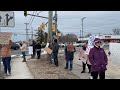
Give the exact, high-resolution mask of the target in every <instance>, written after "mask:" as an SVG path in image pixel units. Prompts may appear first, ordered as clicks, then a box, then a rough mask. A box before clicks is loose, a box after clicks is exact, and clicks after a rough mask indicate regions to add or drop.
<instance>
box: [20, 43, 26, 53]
mask: <svg viewBox="0 0 120 90" xmlns="http://www.w3.org/2000/svg"><path fill="white" fill-rule="evenodd" d="M20 49H21V51H22V52H25V51H27V45H26V44H25V43H24V44H23V45H22V47H20Z"/></svg>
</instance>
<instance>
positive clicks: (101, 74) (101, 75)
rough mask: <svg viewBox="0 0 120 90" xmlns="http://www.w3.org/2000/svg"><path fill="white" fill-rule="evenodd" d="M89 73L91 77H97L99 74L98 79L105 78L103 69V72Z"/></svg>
mask: <svg viewBox="0 0 120 90" xmlns="http://www.w3.org/2000/svg"><path fill="white" fill-rule="evenodd" d="M91 75H92V77H93V79H97V78H98V75H99V77H100V79H105V71H103V72H91Z"/></svg>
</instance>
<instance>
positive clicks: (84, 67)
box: [82, 62, 91, 72]
mask: <svg viewBox="0 0 120 90" xmlns="http://www.w3.org/2000/svg"><path fill="white" fill-rule="evenodd" d="M82 64H83V71H85V70H86V64H85V63H84V62H82ZM87 67H88V69H89V72H90V69H91V65H89V64H87Z"/></svg>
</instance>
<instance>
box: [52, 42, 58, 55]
mask: <svg viewBox="0 0 120 90" xmlns="http://www.w3.org/2000/svg"><path fill="white" fill-rule="evenodd" d="M58 51H59V45H58V43H54V45H53V53H56V54H58Z"/></svg>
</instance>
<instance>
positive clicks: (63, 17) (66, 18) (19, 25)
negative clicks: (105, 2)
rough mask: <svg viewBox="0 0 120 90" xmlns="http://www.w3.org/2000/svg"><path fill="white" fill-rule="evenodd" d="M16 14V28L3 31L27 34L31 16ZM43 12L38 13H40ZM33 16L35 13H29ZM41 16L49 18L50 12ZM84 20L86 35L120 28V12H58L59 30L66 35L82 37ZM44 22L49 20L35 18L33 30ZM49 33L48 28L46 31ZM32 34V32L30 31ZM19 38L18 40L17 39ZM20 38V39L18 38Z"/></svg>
mask: <svg viewBox="0 0 120 90" xmlns="http://www.w3.org/2000/svg"><path fill="white" fill-rule="evenodd" d="M14 12H15V27H14V28H4V27H2V31H11V32H14V33H15V32H20V33H21V32H23V33H25V24H24V23H25V22H29V20H30V18H31V16H27V17H24V12H23V11H14ZM39 12H41V11H37V13H39ZM28 13H30V14H32V13H33V11H28ZM39 15H41V16H46V17H48V11H43V12H41V13H39ZM83 17H86V19H84V32H85V33H84V34H87V33H89V32H91V33H93V34H94V33H99V32H100V33H103V34H104V33H105V34H109V33H112V29H113V28H116V27H118V28H120V11H58V29H59V30H60V31H62V32H63V33H64V34H66V33H74V34H76V35H77V36H79V35H80V30H81V18H83ZM42 22H45V23H46V22H47V19H44V18H39V17H35V18H34V20H33V23H32V25H31V26H32V27H33V29H34V30H35V29H37V28H38V26H39V25H40V24H41V23H42ZM45 31H47V28H46V30H45ZM29 32H31V30H29ZM21 36H22V35H17V36H14V37H13V38H14V40H19V39H21V40H23V39H25V35H23V36H22V37H21ZM16 37H17V39H16ZM18 37H20V38H18Z"/></svg>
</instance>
